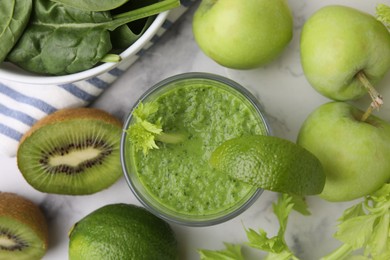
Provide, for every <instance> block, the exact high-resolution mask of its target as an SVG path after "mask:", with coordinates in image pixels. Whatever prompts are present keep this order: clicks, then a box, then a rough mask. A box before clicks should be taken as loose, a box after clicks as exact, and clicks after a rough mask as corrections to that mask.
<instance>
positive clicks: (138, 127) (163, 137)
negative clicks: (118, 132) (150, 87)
mask: <svg viewBox="0 0 390 260" xmlns="http://www.w3.org/2000/svg"><path fill="white" fill-rule="evenodd" d="M157 111H158V103H156V102H148V103H145V104H144V103H142V102H140V103H139V104H138V105H137V107H136V108H135V109H134V111H133V114H132V115H133V117H134V120H135V122H134V123H133V124H131V125H130V126H129V128H128V129H127V131H126V132H127V134H128V135H129V140H130V141H131V142H132V143H133V144H134V147H135V149H136V150H138V151H142V152H143V153H144V154H145V155H147V154H148V152H149V150H151V149H158V148H159V147H158V145H157V144H156V141H160V142H163V143H170V144H176V143H180V142H182V141H184V140H185V135H184V134H181V133H165V132H163V129H162V124H161V118H159V119H158V120H157V121H156V122H153V123H152V122H150V121H148V118H149V116H151V115H153V114H155V113H156V112H157Z"/></svg>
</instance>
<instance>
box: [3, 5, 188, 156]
mask: <svg viewBox="0 0 390 260" xmlns="http://www.w3.org/2000/svg"><path fill="white" fill-rule="evenodd" d="M194 2H196V0H182V1H181V7H178V8H175V9H173V10H171V11H170V12H169V14H168V17H167V19H166V20H165V22H164V24H163V26H162V27H161V28H160V29H159V31H158V32H157V33H156V35H155V36H154V37H153V38H152V39H151V40H150V42H149V43H148V44H146V45H145V47H143V49H142V50H140V51H139V52H138V53H137V55H136V56H134V57H133V58H132V59H130V60H127V61H125V62H123V63H121V64H120V65H119V66H118V67H116V68H114V69H112V70H110V71H108V72H106V73H104V74H102V75H99V76H96V77H93V78H91V79H87V80H83V81H80V82H74V83H69V84H64V85H34V87H33V88H32V87H31V86H28V85H26V84H22V83H17V82H11V81H6V80H0V154H3V155H7V156H15V155H16V151H17V147H18V143H19V140H20V138H21V137H22V136H23V134H24V133H25V132H27V131H28V130H29V129H30V127H31V126H32V125H33V124H34V123H35V122H37V121H38V120H39V119H41V118H43V117H44V116H46V115H48V114H50V113H53V112H54V111H56V110H58V109H62V108H69V107H81V106H86V105H88V104H89V103H90V102H92V101H93V100H95V99H96V98H97V97H98V96H99V95H100V94H101V93H102V92H103V91H104V90H105V89H107V88H109V87H110V85H111V83H113V82H114V81H115V80H116V79H117V78H118V77H120V76H121V75H122V74H123V73H124V72H125V71H126V70H127V69H128V67H129V66H130V65H131V64H132V63H134V62H135V61H136V60H137V58H138V57H140V56H142V55H143V54H144V53H145V52H146V51H147V50H148V49H149V48H150V47H151V46H152V45H153V44H154V43H155V42H156V41H157V40H158V38H160V37H161V35H162V34H163V33H164V32H165V31H167V30H168V29H169V28H170V27H171V25H172V24H173V23H174V22H175V21H176V20H177V19H178V18H179V17H180V16H181V15H182V14H183V13H184V12H185V11H186V10H187V9H188V8H189V7H190V6H191V5H192V4H193V3H194Z"/></svg>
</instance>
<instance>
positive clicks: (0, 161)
mask: <svg viewBox="0 0 390 260" xmlns="http://www.w3.org/2000/svg"><path fill="white" fill-rule="evenodd" d="M386 2H387V3H389V4H390V2H389V0H370V1H367V0H316V1H311V0H290V1H289V3H290V6H291V9H292V11H293V13H294V23H295V25H294V37H293V39H292V42H291V43H290V44H289V46H288V47H287V49H286V50H285V51H284V52H283V54H282V55H281V56H280V57H279V58H278V59H277V60H275V61H274V62H272V63H271V64H269V65H267V66H265V67H263V68H258V69H254V70H248V71H237V70H230V69H226V68H223V67H221V66H219V65H217V64H216V63H214V62H213V61H212V60H210V59H209V58H207V57H206V56H205V55H204V54H203V53H202V52H201V51H200V49H199V48H198V46H197V45H196V43H195V41H194V39H193V35H192V31H191V22H192V16H193V12H194V10H195V8H196V5H195V6H194V7H193V8H192V9H191V10H190V11H189V12H188V13H187V14H186V15H185V16H184V17H183V18H181V20H180V21H179V22H178V24H176V25H174V27H173V28H172V29H171V30H170V31H169V32H168V33H166V34H165V35H164V36H163V38H162V39H161V40H160V42H158V44H157V45H156V46H154V47H153V48H152V49H151V50H150V51H149V52H147V53H146V54H145V55H144V56H143V57H142V58H141V59H139V60H138V61H137V62H136V63H135V64H134V65H133V66H132V67H131V68H130V69H129V70H128V71H127V72H126V73H125V75H123V76H122V77H121V78H120V79H119V80H118V81H117V82H115V83H114V85H113V86H112V87H111V88H109V89H108V90H107V91H106V92H105V93H104V94H103V95H102V96H101V97H100V98H99V99H98V100H97V101H96V102H94V103H93V104H92V106H93V107H97V108H101V109H104V110H106V111H108V112H111V113H113V114H115V115H116V116H118V117H120V118H122V119H124V118H125V117H126V115H127V114H128V112H129V110H130V108H131V107H132V105H133V104H134V102H135V101H136V99H137V98H138V97H139V96H140V95H141V94H142V93H143V92H144V91H145V90H146V89H147V88H149V87H150V86H152V85H153V84H155V83H157V82H158V81H160V80H162V79H164V78H166V77H168V76H172V75H175V74H179V73H183V72H191V71H204V72H210V73H216V74H219V75H223V76H226V77H228V78H231V79H233V80H235V81H237V82H238V83H240V84H242V85H243V86H244V87H246V88H247V89H248V90H250V91H251V92H252V93H253V94H254V95H255V96H256V97H257V98H258V99H259V100H260V102H261V103H262V105H263V107H264V110H265V113H266V114H267V116H268V119H269V123H270V125H271V128H272V129H273V134H274V135H276V136H279V137H283V138H286V139H289V140H292V141H294V140H295V139H296V136H297V133H298V131H299V128H300V125H301V124H302V122H303V121H304V119H305V118H306V116H307V115H308V114H309V113H310V112H311V111H312V110H313V109H314V108H316V107H317V106H318V105H320V104H322V103H324V102H327V101H328V100H327V99H326V98H324V97H322V96H321V95H319V94H318V93H317V92H315V91H314V90H313V89H312V88H311V87H310V85H309V84H308V82H307V81H306V79H305V77H304V75H303V71H302V68H301V65H300V58H299V37H300V32H301V28H302V25H303V23H304V22H305V20H306V19H307V18H308V17H309V16H310V15H311V14H312V13H313V12H314V11H315V10H317V9H319V8H320V7H321V6H325V5H329V4H344V5H348V6H352V7H356V8H359V9H361V10H365V11H367V12H369V13H374V11H375V6H376V5H377V4H378V3H386ZM386 85H390V75H387V76H386V78H385V79H384V80H383V81H382V82H381V83H380V84H379V89H381V92H382V94H383V95H384V99H385V101H386V100H387V97H389V98H390V93H389V90H386V88H385V86H386ZM388 89H390V88H388ZM386 92H387V93H386ZM356 104H357V105H358V106H361V107H362V108H364V107H365V106H366V105H367V104H369V100H368V99H363V100H361V101H359V102H356ZM389 110H390V105H388V104H387V103H386V102H385V105H384V107H383V108H382V109H381V110H380V111H379V112H376V113H377V114H378V115H380V116H381V117H383V118H384V119H386V120H390V113H389V112H390V111H389ZM0 165H1V170H0V172H1V174H0V176H1V180H0V190H1V191H9V192H16V193H18V194H20V195H23V196H26V197H28V198H30V199H31V200H33V201H34V202H36V203H37V204H39V205H41V206H42V207H43V208H44V210H45V212H46V215H47V217H48V220H49V228H50V247H49V250H48V252H47V254H46V256H45V257H44V259H46V260H48V259H50V260H52V259H53V260H54V259H55V260H61V259H67V248H68V237H67V233H68V230H69V229H70V227H71V226H72V225H73V223H75V222H76V221H78V220H79V219H81V218H82V217H84V216H85V215H86V214H88V213H90V212H91V211H93V210H95V209H97V208H99V207H101V206H103V205H106V204H111V203H118V202H124V203H132V204H137V205H139V202H138V201H137V199H136V198H135V197H134V196H133V194H132V193H131V191H130V189H129V188H128V186H127V184H126V182H125V180H124V178H122V179H121V180H120V181H118V182H117V183H116V184H114V185H113V186H112V187H110V188H109V189H107V190H104V191H101V192H99V193H96V194H93V195H88V196H63V195H53V194H44V193H41V192H38V191H36V190H34V189H33V188H31V187H30V186H29V185H28V184H27V183H26V181H25V180H24V179H23V177H22V176H21V174H20V172H19V171H18V169H17V166H16V159H15V158H7V157H0ZM276 198H277V194H276V193H273V192H268V191H265V192H264V193H263V194H262V196H261V197H260V198H259V199H258V200H257V201H256V202H255V203H254V204H253V205H252V206H251V207H250V208H249V209H248V210H247V211H245V212H244V213H243V214H241V215H239V216H238V217H236V218H234V219H232V220H230V221H227V222H225V223H222V224H219V225H215V226H211V227H201V228H200V227H185V226H178V225H172V227H173V229H174V231H175V233H176V236H177V239H178V241H179V248H180V259H188V260H193V259H199V255H198V253H197V249H199V248H207V249H222V248H223V242H230V243H244V242H245V241H247V239H246V235H245V232H244V227H246V228H253V229H256V230H257V229H258V228H263V229H265V230H266V231H267V232H268V233H269V234H270V235H275V234H276V232H277V230H278V222H277V220H276V218H275V216H274V215H273V212H272V203H273V202H274V201H275V200H276ZM355 202H356V201H352V202H345V203H330V202H326V201H323V200H321V199H320V198H318V197H315V196H311V197H308V204H309V207H310V210H311V212H312V215H311V216H302V215H300V214H298V213H296V212H293V213H292V214H291V216H290V219H289V223H288V228H287V234H286V240H287V243H288V244H289V245H291V248H292V249H293V250H294V252H295V253H296V255H297V256H299V257H300V258H301V259H307V260H312V259H319V258H320V256H322V255H324V254H326V253H327V252H330V251H331V250H333V249H334V248H336V247H337V246H338V244H339V242H338V241H337V240H335V239H334V238H333V237H332V234H333V233H334V232H335V231H336V226H335V225H336V223H337V218H338V217H339V216H340V215H341V213H342V211H343V210H344V209H345V208H347V207H348V206H350V205H352V204H354V203H355ZM243 253H244V255H245V256H247V258H248V259H259V256H260V257H261V256H263V255H264V254H263V253H262V252H259V251H257V250H255V249H251V248H249V247H247V246H244V247H243Z"/></svg>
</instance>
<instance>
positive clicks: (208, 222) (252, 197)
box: [120, 72, 271, 227]
mask: <svg viewBox="0 0 390 260" xmlns="http://www.w3.org/2000/svg"><path fill="white" fill-rule="evenodd" d="M191 79H195V80H196V79H200V80H204V79H205V80H211V81H216V82H219V83H223V84H224V85H226V86H227V87H228V88H229V87H231V88H233V89H234V90H235V91H237V92H238V93H239V94H241V95H242V96H243V97H244V98H245V99H246V100H247V101H248V102H249V103H250V105H251V106H252V107H253V108H254V109H255V110H256V112H257V116H259V120H260V121H261V122H263V124H264V129H265V131H266V134H267V135H271V129H270V126H269V124H268V121H267V119H266V118H265V116H264V111H263V109H262V106H261V104H260V102H259V101H258V100H257V98H256V97H255V96H254V95H253V94H252V93H251V92H249V91H248V90H247V89H246V88H244V87H243V86H242V85H240V84H238V83H237V82H235V81H233V80H231V79H228V78H226V77H223V76H220V75H216V74H212V73H205V72H187V73H181V74H177V75H174V76H171V77H168V78H166V79H164V80H161V81H159V82H158V83H156V84H154V85H153V86H152V87H150V88H149V89H148V90H146V91H145V92H144V93H143V94H142V95H141V96H140V97H139V98H138V99H137V101H136V102H135V103H134V105H133V106H132V108H131V109H130V111H129V113H128V115H127V116H126V121H125V123H124V125H123V131H122V136H121V140H120V160H121V165H122V170H123V174H124V176H125V179H126V182H127V184H128V186H129V187H130V190H131V191H132V193H133V194H134V195H135V197H136V198H137V200H138V201H139V202H140V203H141V204H142V205H143V206H144V207H145V208H146V209H147V210H149V211H150V212H151V213H153V214H154V215H156V216H158V217H160V218H162V219H164V220H166V221H168V222H171V223H175V224H180V225H185V226H193V227H204V226H212V225H216V224H220V223H223V222H226V221H228V220H230V219H232V218H234V217H236V216H238V215H240V214H241V213H243V212H244V211H245V210H246V209H248V208H249V207H250V206H251V205H252V204H253V203H254V202H255V201H256V200H257V199H258V198H259V197H260V195H261V194H262V192H263V189H261V188H254V191H251V192H250V193H248V194H249V195H248V196H247V197H243V198H242V199H241V200H240V201H239V202H237V204H240V205H239V206H238V207H236V208H235V209H234V210H232V211H231V212H228V213H226V214H225V215H221V216H217V214H210V215H208V217H209V218H207V219H196V218H193V219H191V216H189V215H185V214H180V213H175V215H176V216H174V215H172V214H168V213H166V212H161V211H160V210H159V209H157V208H156V207H154V206H153V205H150V204H149V202H148V201H147V199H145V198H144V196H143V194H142V191H139V190H138V189H137V188H136V187H135V186H136V184H134V181H133V180H132V178H131V176H130V175H131V174H132V173H129V171H128V168H127V166H128V164H129V162H128V160H127V159H126V157H125V150H126V148H125V146H126V142H127V133H126V130H127V129H128V127H129V125H130V123H131V121H132V118H133V116H132V111H133V110H134V109H135V108H136V107H137V106H138V104H139V103H140V102H142V101H144V100H145V99H147V98H148V97H149V96H151V95H152V94H154V93H155V92H157V91H158V90H159V89H160V88H163V87H166V86H168V85H169V84H171V83H173V82H176V81H180V80H191ZM242 200H245V201H244V202H242ZM156 203H157V204H160V203H159V202H158V201H156ZM169 211H173V210H170V209H169ZM214 215H215V217H213V216H214ZM185 216H186V217H187V218H185Z"/></svg>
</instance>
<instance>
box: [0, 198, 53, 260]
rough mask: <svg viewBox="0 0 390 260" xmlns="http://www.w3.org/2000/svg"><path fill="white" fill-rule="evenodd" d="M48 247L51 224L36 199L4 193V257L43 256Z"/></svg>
mask: <svg viewBox="0 0 390 260" xmlns="http://www.w3.org/2000/svg"><path fill="white" fill-rule="evenodd" d="M47 248H48V227H47V222H46V218H45V216H44V214H43V212H42V211H41V209H40V208H39V207H38V206H37V205H35V204H34V203H33V202H32V201H30V200H28V199H26V198H24V197H22V196H20V195H18V194H15V193H9V192H0V259H12V260H21V259H28V260H34V259H41V258H42V257H43V256H44V255H45V253H46V251H47Z"/></svg>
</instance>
